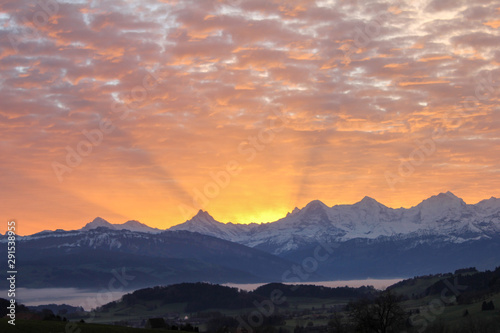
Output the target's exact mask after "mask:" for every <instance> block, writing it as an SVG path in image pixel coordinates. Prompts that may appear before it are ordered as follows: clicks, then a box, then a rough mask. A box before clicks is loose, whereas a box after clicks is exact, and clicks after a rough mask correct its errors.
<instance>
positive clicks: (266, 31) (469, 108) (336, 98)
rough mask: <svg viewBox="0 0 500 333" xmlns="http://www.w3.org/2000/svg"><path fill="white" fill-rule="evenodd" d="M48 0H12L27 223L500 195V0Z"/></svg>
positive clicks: (13, 198) (0, 38)
mask: <svg viewBox="0 0 500 333" xmlns="http://www.w3.org/2000/svg"><path fill="white" fill-rule="evenodd" d="M47 3H48V4H49V5H48V6H45V7H44V8H42V7H41V6H40V4H37V3H35V2H33V1H15V2H11V3H2V4H0V85H1V89H0V130H1V131H0V133H1V134H0V153H1V155H0V156H1V158H0V212H1V213H2V214H1V215H2V219H3V220H4V223H5V226H6V223H7V221H8V220H11V219H15V220H16V221H17V225H18V233H19V234H23V235H26V234H31V233H34V232H38V231H41V230H45V229H58V228H61V229H76V228H80V227H82V226H83V225H84V224H85V223H87V222H89V221H91V220H92V219H93V218H95V217H96V216H101V217H103V218H105V219H107V220H108V221H110V222H112V223H123V222H125V221H127V220H131V219H135V220H139V221H141V222H143V223H146V224H148V225H150V226H152V227H158V228H167V227H169V226H172V225H175V224H178V223H181V222H183V221H185V220H186V219H188V218H190V217H191V216H192V215H193V214H195V213H196V211H197V210H198V209H200V208H201V209H204V210H208V211H209V212H210V213H211V214H212V215H213V216H214V217H215V218H216V219H217V220H219V221H223V222H226V221H233V222H241V223H248V222H252V221H256V222H260V221H273V220H276V219H278V218H280V217H283V216H284V215H285V214H286V212H288V211H291V210H292V209H293V208H294V207H295V206H298V207H303V206H304V205H305V204H307V203H308V202H309V201H311V200H314V199H320V200H322V201H323V202H325V203H326V204H328V205H330V206H331V205H335V204H340V203H355V202H357V201H359V200H360V199H361V198H363V197H364V196H365V195H368V196H371V197H373V198H375V199H376V200H378V201H379V202H381V203H383V204H385V205H387V206H389V207H401V206H404V207H410V206H413V205H416V204H418V203H419V202H420V201H422V200H423V199H425V198H428V197H429V196H431V195H435V194H437V193H439V192H446V191H452V192H453V193H454V194H456V195H457V196H459V197H461V198H463V199H464V200H465V201H466V202H467V203H476V202H478V201H480V200H482V199H485V198H489V197H491V196H496V197H498V196H500V193H499V188H500V181H499V179H500V177H499V174H500V169H499V165H500V149H499V144H498V143H499V139H500V138H499V133H500V117H499V116H500V111H499V110H500V109H499V107H498V105H499V98H500V69H499V65H500V51H499V48H498V45H500V25H499V24H498V17H499V14H500V2H499V1H488V2H481V3H482V4H475V3H472V2H466V1H441V0H439V1H438V0H433V1H428V0H426V1H412V2H403V1H363V2H358V1H356V0H345V1H328V0H322V1H307V0H304V1H270V0H252V1H243V0H241V1H240V0H228V1H223V0H221V1H215V0H212V1H205V0H197V1H195V3H196V4H193V3H191V1H161V2H158V1H141V2H140V3H139V2H123V1H96V2H92V4H88V3H86V2H85V3H79V4H78V3H57V2H55V1H49V2H47ZM3 230H5V227H0V231H3Z"/></svg>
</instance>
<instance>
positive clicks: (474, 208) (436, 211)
mask: <svg viewBox="0 0 500 333" xmlns="http://www.w3.org/2000/svg"><path fill="white" fill-rule="evenodd" d="M171 230H187V231H194V232H199V233H203V234H207V235H211V236H215V237H219V238H223V239H226V240H230V241H234V242H238V243H241V244H244V245H247V246H250V247H257V248H261V249H264V250H267V251H269V252H272V253H274V254H282V253H283V252H287V251H292V250H296V249H298V248H299V247H301V246H303V245H304V244H306V245H307V244H312V243H317V242H318V241H326V242H345V241H348V240H350V239H355V238H364V239H377V238H379V237H395V236H397V237H398V238H401V237H419V236H443V237H445V238H446V239H448V240H449V241H450V242H463V241H466V240H468V239H477V238H490V237H491V235H493V234H500V200H499V199H496V198H491V199H489V200H483V201H481V202H480V203H478V204H476V205H468V204H466V203H465V202H464V201H463V200H462V199H460V198H458V197H457V196H455V195H454V194H453V193H451V192H446V193H440V194H438V195H435V196H432V197H430V198H428V199H426V200H424V201H422V202H421V203H420V204H418V205H417V206H414V207H412V208H408V209H406V208H399V209H393V208H389V207H386V206H384V205H382V204H381V203H379V202H377V201H376V200H375V199H372V198H370V197H364V198H363V199H362V200H361V201H359V202H357V203H355V204H353V205H336V206H333V207H328V206H327V205H325V204H324V203H322V202H321V201H319V200H314V201H312V202H310V203H309V204H307V205H306V206H305V207H304V208H302V209H298V208H296V209H294V210H293V212H291V213H288V214H287V215H286V217H284V218H282V219H280V220H278V221H275V222H271V223H262V224H255V223H254V224H252V225H241V224H239V225H238V224H232V223H228V224H224V223H221V222H218V221H216V220H214V219H213V218H212V217H211V216H210V215H209V214H208V213H206V212H202V211H200V212H199V213H198V214H197V215H196V216H195V217H193V219H191V220H189V221H186V222H185V223H183V224H179V225H177V226H175V227H172V228H171Z"/></svg>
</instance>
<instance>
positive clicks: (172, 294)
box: [101, 282, 376, 312]
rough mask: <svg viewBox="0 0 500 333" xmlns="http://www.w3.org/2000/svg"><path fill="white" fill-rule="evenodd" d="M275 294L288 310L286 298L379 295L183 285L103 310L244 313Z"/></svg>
mask: <svg viewBox="0 0 500 333" xmlns="http://www.w3.org/2000/svg"><path fill="white" fill-rule="evenodd" d="M273 291H279V295H280V297H283V298H282V300H283V303H282V304H281V305H282V306H287V303H286V301H285V298H286V297H317V298H337V297H338V298H343V299H347V300H352V299H357V298H360V297H363V296H365V295H368V294H371V293H375V292H376V291H375V289H374V288H373V287H360V288H350V287H338V288H328V287H323V286H314V285H285V284H282V283H270V284H266V285H264V286H261V287H259V288H257V289H256V290H254V291H251V292H248V291H244V290H240V289H237V288H232V287H226V286H221V285H217V284H210V283H201V282H199V283H180V284H174V285H170V286H161V287H154V288H146V289H140V290H137V291H134V292H133V293H130V294H126V295H124V296H123V297H122V299H121V300H120V301H116V302H111V303H108V304H106V305H104V306H102V307H101V310H106V309H110V308H112V307H114V306H116V305H117V304H118V303H122V304H123V305H126V306H133V305H137V304H141V303H147V302H150V301H160V302H161V303H160V304H161V305H166V304H173V303H187V304H186V306H185V309H184V310H185V311H186V312H194V311H202V310H206V309H243V308H249V307H252V306H254V302H256V301H257V302H262V301H263V300H266V299H269V298H270V297H272V296H271V295H272V293H273Z"/></svg>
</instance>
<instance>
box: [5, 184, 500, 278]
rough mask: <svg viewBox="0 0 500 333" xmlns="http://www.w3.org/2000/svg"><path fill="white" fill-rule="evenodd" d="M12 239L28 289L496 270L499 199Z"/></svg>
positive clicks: (99, 227)
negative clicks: (113, 275)
mask: <svg viewBox="0 0 500 333" xmlns="http://www.w3.org/2000/svg"><path fill="white" fill-rule="evenodd" d="M0 242H6V237H5V236H1V237H0ZM18 242H19V246H18V249H19V250H18V251H19V253H18V256H19V258H20V261H21V262H23V275H22V276H21V275H20V279H24V281H21V282H20V283H22V284H23V286H26V287H47V286H51V287H53V286H68V287H69V286H79V287H82V286H87V287H91V286H97V285H98V286H104V285H105V284H106V283H107V282H108V281H109V269H110V267H111V268H113V267H114V268H116V269H119V268H120V267H126V268H127V270H129V271H130V272H131V274H132V275H134V277H136V278H135V279H134V281H133V282H132V283H131V284H133V285H135V286H140V287H146V286H151V285H156V284H167V283H177V282H196V281H210V282H216V283H224V282H241V283H247V282H271V281H279V282H305V281H311V280H340V279H363V278H369V277H370V278H389V277H411V276H415V275H424V274H431V273H435V272H443V271H453V270H455V269H458V268H461V267H468V266H475V267H477V268H478V269H491V268H493V267H495V265H500V257H499V256H498V255H497V254H498V253H500V199H496V198H490V199H488V200H483V201H481V202H479V203H477V204H474V205H471V204H466V203H465V202H464V201H463V200H462V199H460V198H458V197H457V196H455V195H454V194H453V193H451V192H446V193H440V194H438V195H436V196H432V197H430V198H428V199H426V200H424V201H422V202H421V203H420V204H418V205H417V206H414V207H411V208H398V209H393V208H389V207H386V206H384V205H382V204H381V203H379V202H377V201H376V200H374V199H372V198H369V197H365V198H363V199H362V200H361V201H360V202H358V203H355V204H353V205H336V206H333V207H328V206H327V205H325V204H324V203H322V202H321V201H319V200H314V201H312V202H310V203H309V204H307V205H306V206H305V207H303V208H301V209H299V208H295V209H294V210H293V211H292V212H290V213H288V214H287V215H286V216H285V217H283V218H282V219H279V220H277V221H275V222H269V223H251V224H235V223H221V222H218V221H216V220H215V219H214V218H213V217H212V216H211V215H210V214H209V213H208V212H206V211H201V210H200V211H199V212H198V214H196V216H194V217H193V218H192V219H190V220H188V221H186V222H184V223H181V224H179V225H176V226H174V227H171V228H170V229H168V230H161V229H156V228H151V227H149V226H147V225H145V224H142V223H140V222H138V221H128V222H126V223H124V224H111V223H109V222H107V221H106V220H104V219H102V218H96V219H94V220H93V221H92V222H90V223H88V224H86V225H85V226H84V227H83V228H81V229H79V230H72V231H64V230H56V231H43V232H40V233H37V234H34V235H31V236H25V237H19V238H18ZM320 253H321V255H320Z"/></svg>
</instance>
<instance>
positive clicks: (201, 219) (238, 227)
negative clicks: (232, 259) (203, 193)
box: [169, 209, 255, 241]
mask: <svg viewBox="0 0 500 333" xmlns="http://www.w3.org/2000/svg"><path fill="white" fill-rule="evenodd" d="M253 225H255V224H253ZM253 225H252V224H250V225H247V224H234V223H227V224H225V223H221V222H218V221H216V220H215V219H214V218H213V217H212V216H211V215H210V214H209V213H208V212H206V211H203V210H201V209H200V211H198V213H197V214H196V215H195V216H193V218H192V219H190V220H187V221H186V222H184V223H182V224H179V225H176V226H173V227H171V228H170V229H169V230H187V231H191V232H198V233H200V234H204V235H208V236H213V237H217V238H221V239H225V240H230V241H236V240H240V237H241V236H242V235H244V234H246V233H247V232H248V231H250V230H251V228H252V227H253Z"/></svg>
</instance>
